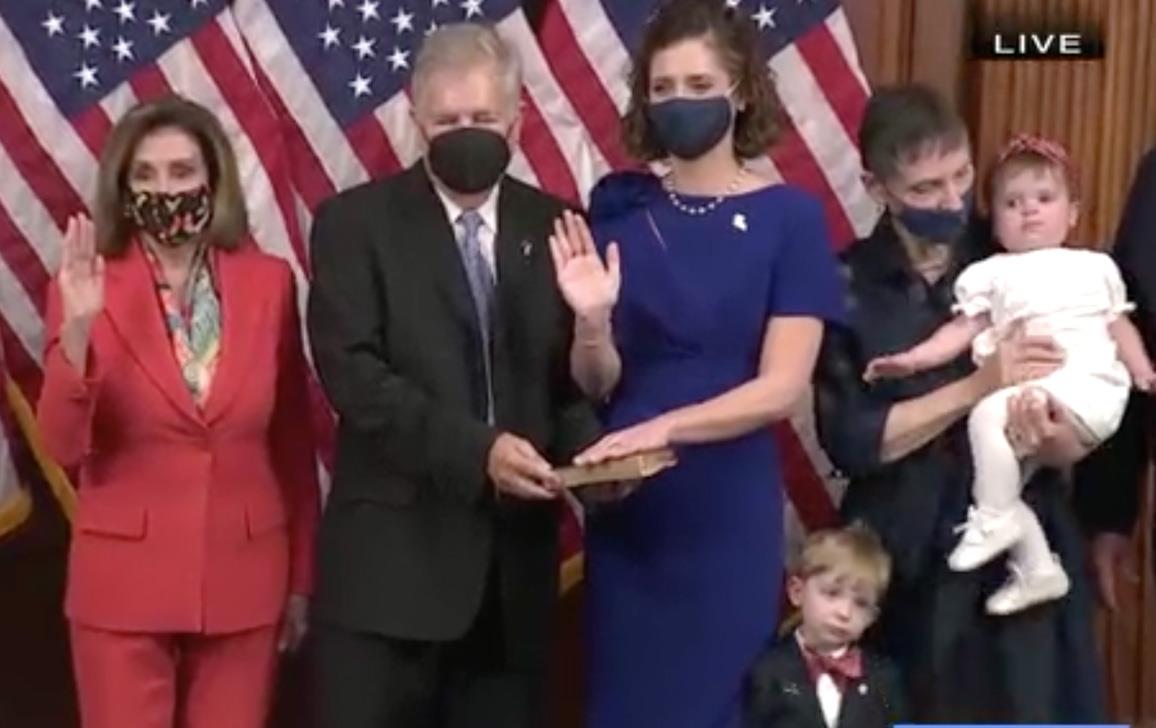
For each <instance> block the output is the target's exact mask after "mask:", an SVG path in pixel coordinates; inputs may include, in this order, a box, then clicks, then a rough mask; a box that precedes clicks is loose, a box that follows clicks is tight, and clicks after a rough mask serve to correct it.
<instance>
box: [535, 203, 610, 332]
mask: <svg viewBox="0 0 1156 728" xmlns="http://www.w3.org/2000/svg"><path fill="white" fill-rule="evenodd" d="M550 254H551V255H552V256H553V258H554V273H555V275H556V276H557V278H558V288H559V289H560V290H561V291H562V297H563V298H565V299H566V303H568V304H569V305H570V308H571V309H572V310H573V311H574V314H575V315H576V316H578V317H579V318H599V317H604V316H609V314H610V310H611V309H612V308H614V304H615V303H616V302H617V301H618V290H619V288H620V287H621V285H622V274H621V271H620V269H619V258H618V244H617V243H611V244H610V246H609V247H608V248H607V249H606V264H605V265H603V263H602V259H601V258H599V257H598V251H597V250H596V249H595V247H594V237H593V236H592V235H591V234H590V228H588V227H587V226H586V222H585V221H584V220H583V219H582V216H581V215H578V214H576V213H573V212H570V211H569V210H567V211H566V212H564V213H562V217H561V218H560V219H558V220H555V221H554V234H553V235H551V236H550Z"/></svg>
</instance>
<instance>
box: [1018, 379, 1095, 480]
mask: <svg viewBox="0 0 1156 728" xmlns="http://www.w3.org/2000/svg"><path fill="white" fill-rule="evenodd" d="M1005 432H1006V434H1007V439H1008V443H1009V444H1011V446H1012V450H1013V451H1014V452H1015V454H1016V457H1018V458H1021V459H1023V458H1036V459H1038V460H1039V461H1040V462H1041V463H1042V464H1044V465H1047V466H1050V467H1055V468H1060V467H1067V466H1068V465H1071V464H1073V463H1075V462H1076V461H1077V460H1080V459H1081V458H1083V457H1084V456H1085V455H1087V454H1088V451H1089V450H1090V448H1089V446H1088V445H1087V444H1086V443H1085V442H1083V441H1082V439H1081V437H1080V434H1079V432H1078V430H1077V428H1076V424H1075V423H1074V422H1073V421H1072V418H1071V416H1070V415H1069V414H1068V412H1067V410H1065V409H1064V407H1063V405H1061V404H1060V403H1059V402H1057V401H1056V400H1055V399H1054V398H1053V397H1052V396H1051V395H1050V394H1048V393H1047V392H1045V391H1044V390H1043V389H1040V388H1039V387H1028V388H1026V389H1025V390H1024V391H1023V392H1021V393H1020V394H1018V395H1016V396H1015V397H1012V398H1011V399H1010V400H1008V419H1007V427H1006V430H1005Z"/></svg>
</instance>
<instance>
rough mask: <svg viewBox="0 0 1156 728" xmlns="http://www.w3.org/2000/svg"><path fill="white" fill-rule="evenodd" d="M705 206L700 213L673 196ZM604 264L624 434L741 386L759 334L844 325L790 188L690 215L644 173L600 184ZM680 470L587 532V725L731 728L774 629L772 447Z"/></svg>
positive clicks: (725, 448) (801, 200)
mask: <svg viewBox="0 0 1156 728" xmlns="http://www.w3.org/2000/svg"><path fill="white" fill-rule="evenodd" d="M683 199H684V200H685V201H686V202H688V203H690V204H703V203H705V202H707V200H706V199H705V198H697V199H696V198H685V197H684V198H683ZM591 218H592V221H593V228H594V236H595V240H596V244H597V246H598V248H599V251H600V252H601V253H602V254H603V255H605V251H606V246H607V244H608V242H609V241H612V240H614V241H617V242H618V243H619V249H620V252H621V255H622V275H623V283H622V291H621V294H620V296H619V302H618V305H617V306H616V308H615V311H614V315H613V321H614V338H615V343H616V345H617V347H618V351H619V353H620V355H621V357H622V377H621V380H620V382H619V385H618V387H617V389H616V390H615V392H614V394H613V396H612V398H611V400H610V402H609V403H608V404H607V407H606V409H605V412H604V420H605V425H606V426H607V428H608V429H610V430H617V429H620V428H623V427H627V426H629V425H632V424H635V423H638V422H641V421H643V420H646V419H649V418H651V417H654V416H656V415H659V414H661V413H663V412H666V411H669V410H671V409H675V408H678V407H681V406H684V405H688V404H693V403H697V402H702V401H705V400H708V399H711V398H712V397H715V396H717V395H719V394H721V393H723V392H725V391H727V390H729V389H732V388H734V387H736V386H738V385H740V384H742V383H744V382H747V381H749V380H751V379H752V378H753V377H755V376H756V374H757V371H758V364H759V356H760V351H761V347H762V343H763V338H764V334H765V331H766V326H767V322H768V319H769V318H771V317H776V316H808V317H817V318H821V319H824V320H838V319H840V318H841V309H842V305H843V299H842V293H841V291H842V286H841V281H840V278H839V274H838V272H837V267H836V263H835V260H834V256H833V254H832V252H831V244H830V240H829V238H828V235H827V231H826V226H825V223H824V218H823V211H822V208H821V206H820V205H819V203H818V202H817V201H816V200H815V199H814V198H813V197H811V196H810V195H808V194H807V193H806V192H804V191H802V190H800V189H798V188H794V187H791V186H786V185H779V186H772V187H767V188H764V189H761V190H756V191H752V192H748V193H744V194H738V195H735V196H732V197H729V198H727V199H726V200H725V201H724V202H723V203H722V204H721V205H719V206H718V207H717V208H716V209H715V210H713V211H712V212H710V213H709V214H705V215H699V216H692V215H688V214H686V213H684V212H682V211H680V210H678V209H677V208H675V207H674V205H673V204H672V203H671V202H670V200H669V199H668V198H667V196H666V193H665V192H664V191H663V190H662V188H661V186H660V184H659V183H658V181H657V180H656V179H655V178H654V177H651V176H649V175H642V174H639V173H624V174H618V175H613V176H611V177H609V178H607V179H605V180H603V182H601V183H600V184H599V185H598V187H597V188H596V189H595V191H594V194H593V196H592V198H591ZM678 456H679V463H678V465H677V466H676V467H675V468H673V469H671V470H668V471H666V472H665V473H663V474H661V475H659V476H658V477H656V478H654V479H652V480H650V481H648V482H647V483H646V484H645V485H644V486H643V487H642V488H640V489H639V490H637V491H635V493H634V494H633V495H631V496H630V497H628V498H627V499H626V500H624V501H622V502H621V503H617V504H612V505H603V506H600V507H598V508H597V509H595V510H593V511H592V512H591V513H590V515H589V518H588V519H587V530H586V559H587V561H586V564H587V610H588V612H587V630H586V634H587V640H588V657H589V659H588V670H589V674H588V676H587V686H588V690H589V691H590V693H589V696H588V701H587V725H588V726H590V728H730V727H731V726H737V725H738V724H739V721H740V714H741V698H742V688H743V681H744V678H745V676H746V673H747V670H748V668H749V667H750V666H751V665H752V663H753V661H754V659H755V657H756V655H757V653H758V651H759V649H760V647H761V646H762V645H763V643H764V642H766V640H767V639H768V638H770V637H771V636H772V634H773V632H774V630H775V627H776V620H777V616H778V614H777V613H778V603H779V590H780V586H781V583H782V568H783V548H782V523H783V520H782V488H781V484H780V472H779V458H778V454H777V452H776V448H775V443H774V441H773V440H772V437H771V434H770V433H769V431H766V430H761V431H758V432H755V433H753V434H750V435H746V436H743V437H739V438H735V439H733V440H729V441H723V442H718V443H712V444H707V445H696V446H689V447H682V448H680V449H679V452H678Z"/></svg>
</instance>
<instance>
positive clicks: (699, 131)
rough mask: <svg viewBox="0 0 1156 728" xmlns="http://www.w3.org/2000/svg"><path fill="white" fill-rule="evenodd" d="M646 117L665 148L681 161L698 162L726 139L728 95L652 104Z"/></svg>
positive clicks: (728, 118)
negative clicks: (695, 160) (699, 158)
mask: <svg viewBox="0 0 1156 728" xmlns="http://www.w3.org/2000/svg"><path fill="white" fill-rule="evenodd" d="M646 116H647V118H648V119H649V120H650V124H651V128H653V129H654V136H655V137H656V138H657V140H658V143H659V144H661V145H662V148H663V149H665V150H666V151H667V152H668V153H669V154H672V155H674V156H675V157H678V158H679V159H696V158H698V157H701V156H702V155H704V154H706V153H707V152H709V151H710V150H711V149H714V146H715V145H716V144H718V143H719V141H720V140H721V139H722V138H723V137H724V136H726V133H727V130H728V129H730V126H731V116H732V114H731V102H730V99H729V98H728V97H726V96H713V97H711V98H707V99H682V98H678V99H670V100H668V101H660V102H658V103H654V104H650V105H649V106H648V107H647V109H646Z"/></svg>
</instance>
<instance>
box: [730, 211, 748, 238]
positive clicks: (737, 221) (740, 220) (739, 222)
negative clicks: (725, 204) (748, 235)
mask: <svg viewBox="0 0 1156 728" xmlns="http://www.w3.org/2000/svg"><path fill="white" fill-rule="evenodd" d="M731 225H734V226H735V230H742V231H743V232H744V233H745V232H746V231H747V216H746V215H744V214H742V213H741V212H736V213H735V216H734V219H733V220H731Z"/></svg>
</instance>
